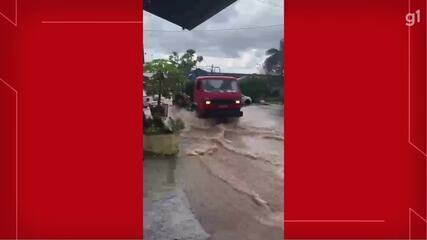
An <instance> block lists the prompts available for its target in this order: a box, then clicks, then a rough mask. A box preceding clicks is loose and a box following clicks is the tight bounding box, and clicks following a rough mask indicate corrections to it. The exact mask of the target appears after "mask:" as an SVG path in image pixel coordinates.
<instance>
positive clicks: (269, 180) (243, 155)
mask: <svg viewBox="0 0 427 240" xmlns="http://www.w3.org/2000/svg"><path fill="white" fill-rule="evenodd" d="M243 112H244V116H243V117H242V118H240V119H239V120H237V121H229V122H227V123H221V124H218V123H217V122H216V121H214V120H209V119H198V118H196V117H195V115H194V113H191V112H187V111H183V110H182V111H176V112H175V113H174V115H176V116H178V117H180V118H181V119H183V120H184V122H185V124H186V129H185V130H184V131H183V133H182V134H181V146H180V156H179V158H178V162H177V169H176V173H177V174H176V176H177V179H178V182H179V184H180V185H181V186H182V188H183V189H184V191H185V192H186V195H187V197H188V199H189V201H190V205H191V208H192V210H193V212H194V213H195V215H196V216H197V217H198V219H199V221H200V222H201V224H202V226H203V227H204V228H205V230H206V231H207V232H208V233H209V234H211V236H212V239H213V240H226V239H227V240H228V239H236V240H239V239H254V240H255V239H256V240H259V239H266V240H269V239H283V168H284V161H283V158H284V148H283V136H284V134H283V133H284V127H283V106H279V105H269V106H260V105H254V106H249V107H245V108H244V109H243Z"/></svg>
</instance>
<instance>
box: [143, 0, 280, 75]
mask: <svg viewBox="0 0 427 240" xmlns="http://www.w3.org/2000/svg"><path fill="white" fill-rule="evenodd" d="M283 14H284V9H283V0H238V1H237V2H235V3H234V4H233V5H231V6H229V7H227V8H226V9H224V10H223V11H221V12H220V13H218V14H217V15H215V16H213V17H212V18H211V19H209V20H207V21H206V22H204V23H202V24H201V25H199V26H197V27H196V28H195V29H193V30H192V31H187V30H186V31H181V30H182V28H181V27H179V26H177V25H175V24H173V23H170V22H168V21H166V20H164V19H162V18H159V17H157V16H155V15H153V14H150V13H148V12H145V11H144V19H143V21H144V30H165V31H179V32H159V31H144V49H145V52H146V54H145V61H150V60H152V59H155V58H165V57H167V56H169V54H170V53H171V52H172V51H177V52H178V53H183V52H185V50H187V49H189V48H192V49H194V50H196V53H197V55H201V56H203V58H204V60H203V62H202V63H200V64H199V65H200V66H208V65H209V66H210V65H212V64H213V65H215V66H219V67H221V71H222V72H240V73H258V72H259V66H260V64H262V62H263V60H264V59H265V58H266V55H265V51H266V50H267V49H269V48H272V47H274V48H279V41H280V39H281V38H283V26H273V27H267V28H257V29H242V30H233V31H204V30H208V29H210V30H212V29H230V28H232V29H235V28H246V27H254V26H271V25H278V24H283Z"/></svg>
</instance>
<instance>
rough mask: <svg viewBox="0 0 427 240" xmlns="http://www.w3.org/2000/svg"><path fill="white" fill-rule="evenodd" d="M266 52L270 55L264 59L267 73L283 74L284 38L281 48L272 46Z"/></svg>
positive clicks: (281, 41)
mask: <svg viewBox="0 0 427 240" xmlns="http://www.w3.org/2000/svg"><path fill="white" fill-rule="evenodd" d="M265 54H266V55H268V57H267V58H266V59H265V60H264V64H263V69H264V71H265V72H266V73H267V74H280V75H283V69H284V67H283V66H284V64H283V39H281V40H280V46H279V49H276V48H270V49H268V50H267V51H266V52H265Z"/></svg>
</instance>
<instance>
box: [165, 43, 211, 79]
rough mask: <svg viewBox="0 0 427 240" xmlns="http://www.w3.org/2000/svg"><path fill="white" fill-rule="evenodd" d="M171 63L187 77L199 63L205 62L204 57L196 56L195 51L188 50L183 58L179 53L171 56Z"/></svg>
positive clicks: (173, 53)
mask: <svg viewBox="0 0 427 240" xmlns="http://www.w3.org/2000/svg"><path fill="white" fill-rule="evenodd" d="M169 61H170V62H171V63H172V64H173V65H175V66H176V67H177V68H178V69H179V70H181V71H182V73H183V74H184V75H187V74H189V73H190V71H191V69H192V68H193V67H195V66H196V64H197V63H199V62H201V61H203V56H196V51H195V50H193V49H188V50H187V51H186V52H185V53H184V54H183V55H182V56H179V54H178V53H177V52H172V54H171V55H170V56H169Z"/></svg>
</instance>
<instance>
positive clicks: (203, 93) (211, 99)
mask: <svg viewBox="0 0 427 240" xmlns="http://www.w3.org/2000/svg"><path fill="white" fill-rule="evenodd" d="M193 85H194V87H193V93H192V95H193V96H192V99H193V106H194V108H195V110H196V112H197V116H199V117H202V118H216V117H242V116H243V112H242V111H241V110H240V109H241V107H242V103H241V97H242V94H241V92H240V88H239V84H238V82H237V79H236V78H234V77H226V76H200V77H197V78H196V79H195V81H194V84H193Z"/></svg>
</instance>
